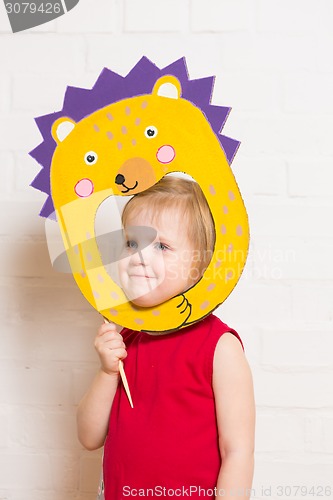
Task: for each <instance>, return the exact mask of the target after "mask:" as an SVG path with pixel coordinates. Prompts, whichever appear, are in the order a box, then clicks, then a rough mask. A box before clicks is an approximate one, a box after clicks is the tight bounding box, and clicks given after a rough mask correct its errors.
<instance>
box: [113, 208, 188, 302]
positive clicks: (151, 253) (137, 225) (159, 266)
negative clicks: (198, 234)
mask: <svg viewBox="0 0 333 500" xmlns="http://www.w3.org/2000/svg"><path fill="white" fill-rule="evenodd" d="M151 215H152V214H150V213H149V212H147V213H139V214H138V215H135V214H131V215H130V216H129V218H128V220H127V222H126V226H125V228H124V229H125V249H124V253H123V255H122V257H123V258H122V259H121V260H120V261H119V267H118V271H119V279H120V285H121V287H122V289H123V291H124V293H125V294H126V296H127V297H128V299H129V300H130V301H131V302H133V303H134V304H135V305H137V306H140V307H153V306H156V305H158V304H161V303H162V302H165V301H167V300H168V299H170V298H171V297H174V296H176V295H178V294H180V293H182V292H184V291H185V290H187V289H188V288H190V287H191V286H192V285H194V283H195V282H196V281H198V276H195V274H196V269H192V260H193V254H194V248H193V246H192V245H191V243H190V242H189V240H188V237H187V234H186V226H185V227H184V225H183V224H182V220H181V216H180V214H179V212H178V211H176V210H170V209H165V210H164V211H162V212H161V214H160V215H159V216H158V217H157V218H156V220H155V223H154V224H153V222H152V217H151Z"/></svg>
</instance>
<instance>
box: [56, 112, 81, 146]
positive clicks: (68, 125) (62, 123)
mask: <svg viewBox="0 0 333 500" xmlns="http://www.w3.org/2000/svg"><path fill="white" fill-rule="evenodd" d="M75 125H76V123H75V121H74V120H72V119H71V118H67V116H63V117H61V118H58V120H56V121H55V122H54V124H53V125H52V130H51V134H52V137H53V139H54V140H55V141H56V143H57V144H60V142H62V141H63V140H64V139H66V137H67V136H68V135H69V134H70V133H71V132H72V130H73V128H74V127H75Z"/></svg>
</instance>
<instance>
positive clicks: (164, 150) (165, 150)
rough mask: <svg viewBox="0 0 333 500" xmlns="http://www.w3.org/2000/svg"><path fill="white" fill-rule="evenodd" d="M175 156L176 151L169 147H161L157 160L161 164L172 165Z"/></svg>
mask: <svg viewBox="0 0 333 500" xmlns="http://www.w3.org/2000/svg"><path fill="white" fill-rule="evenodd" d="M175 156H176V151H175V150H174V149H173V147H172V146H169V145H165V146H161V147H160V149H159V150H158V151H157V153H156V158H157V159H158V161H159V162H160V163H171V162H172V160H173V159H174V157H175Z"/></svg>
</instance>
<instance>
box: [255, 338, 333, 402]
mask: <svg viewBox="0 0 333 500" xmlns="http://www.w3.org/2000/svg"><path fill="white" fill-rule="evenodd" d="M286 348H287V346H286ZM252 373H253V380H254V387H255V395H256V403H257V405H258V406H262V407H265V408H269V407H278V408H285V409H287V408H289V409H292V408H322V407H324V406H325V407H327V408H332V409H333V396H332V391H330V389H329V386H330V382H329V381H330V380H331V379H332V374H331V373H330V372H327V373H325V372H321V371H318V370H317V371H311V372H303V373H293V372H292V371H289V372H281V371H274V372H271V371H268V370H263V369H259V368H258V367H256V366H253V367H252Z"/></svg>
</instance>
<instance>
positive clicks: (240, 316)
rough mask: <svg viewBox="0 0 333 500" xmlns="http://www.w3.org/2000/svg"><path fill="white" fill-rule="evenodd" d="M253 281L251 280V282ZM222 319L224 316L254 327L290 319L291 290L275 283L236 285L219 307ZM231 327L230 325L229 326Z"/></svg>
mask: <svg viewBox="0 0 333 500" xmlns="http://www.w3.org/2000/svg"><path fill="white" fill-rule="evenodd" d="M252 281H253V280H252ZM221 314H222V317H223V316H224V315H225V314H226V315H228V317H229V318H235V319H236V320H237V321H243V322H245V321H246V322H252V323H254V324H255V325H258V324H259V325H260V324H265V323H267V322H268V323H271V322H272V321H274V324H276V323H277V322H280V321H281V318H283V319H284V321H287V320H288V319H289V320H290V319H291V290H290V287H288V286H283V285H281V284H280V283H276V284H275V286H272V285H271V284H262V285H257V284H254V283H253V282H252V283H245V281H244V280H243V281H242V282H239V283H238V284H237V287H236V288H235V290H233V292H232V295H231V296H230V298H229V297H228V299H227V300H226V301H225V302H224V303H223V305H222V306H221ZM230 326H232V324H231V325H230Z"/></svg>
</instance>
